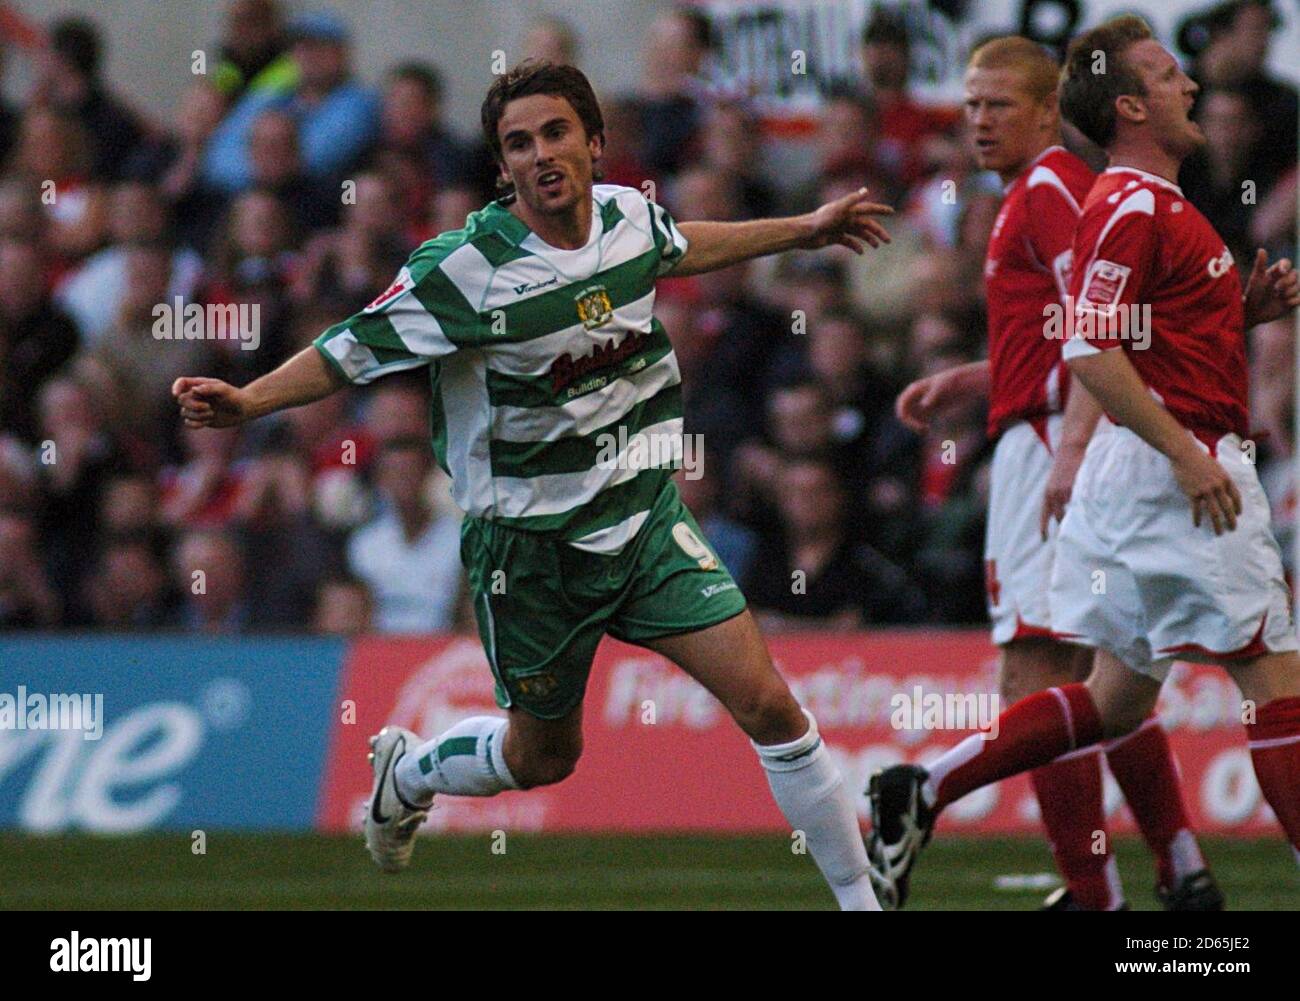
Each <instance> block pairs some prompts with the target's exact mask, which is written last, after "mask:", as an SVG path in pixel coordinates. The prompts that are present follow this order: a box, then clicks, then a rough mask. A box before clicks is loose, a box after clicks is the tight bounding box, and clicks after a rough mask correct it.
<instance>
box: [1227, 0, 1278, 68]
mask: <svg viewBox="0 0 1300 1001" xmlns="http://www.w3.org/2000/svg"><path fill="white" fill-rule="evenodd" d="M1271 20H1272V15H1271V13H1270V12H1269V11H1268V10H1267V9H1265V8H1264V7H1263V6H1261V5H1260V4H1255V3H1247V4H1242V6H1241V9H1240V10H1238V11H1237V16H1236V17H1235V18H1233V21H1232V30H1231V31H1230V32H1229V33H1228V37H1227V42H1228V51H1229V53H1230V55H1229V57H1228V59H1229V63H1230V65H1231V67H1232V69H1233V70H1235V71H1236V73H1237V74H1238V75H1239V76H1240V78H1246V77H1250V76H1253V75H1255V74H1256V73H1259V72H1260V71H1261V70H1263V68H1264V63H1265V61H1266V60H1267V59H1268V44H1269V34H1270V32H1271V30H1272V25H1271V23H1270V22H1271Z"/></svg>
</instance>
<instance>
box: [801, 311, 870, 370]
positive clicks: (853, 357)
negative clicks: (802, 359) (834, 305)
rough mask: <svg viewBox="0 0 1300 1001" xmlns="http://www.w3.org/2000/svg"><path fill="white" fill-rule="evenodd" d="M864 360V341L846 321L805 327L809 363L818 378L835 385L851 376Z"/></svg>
mask: <svg viewBox="0 0 1300 1001" xmlns="http://www.w3.org/2000/svg"><path fill="white" fill-rule="evenodd" d="M866 359H867V342H866V339H865V338H864V337H863V335H862V331H861V330H860V329H858V326H857V324H855V323H852V322H851V321H849V320H848V319H845V318H843V317H838V316H837V317H833V318H828V319H823V320H818V321H817V322H816V323H813V324H811V325H810V326H809V327H808V363H809V364H810V365H811V366H812V370H813V371H814V372H815V373H817V375H819V376H820V377H821V378H823V379H826V380H827V381H834V380H838V379H842V378H844V377H845V376H851V375H853V374H854V373H856V372H857V371H858V369H860V368H861V367H862V365H863V363H864V362H865V361H866Z"/></svg>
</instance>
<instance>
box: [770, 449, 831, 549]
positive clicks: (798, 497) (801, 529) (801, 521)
mask: <svg viewBox="0 0 1300 1001" xmlns="http://www.w3.org/2000/svg"><path fill="white" fill-rule="evenodd" d="M777 482H778V484H779V490H778V493H777V496H778V497H779V501H778V503H779V504H780V508H781V516H782V518H783V520H784V521H785V523H786V527H787V529H788V530H789V531H790V534H791V535H792V536H793V537H795V538H796V539H807V538H810V537H818V536H825V535H827V534H830V533H834V532H837V531H838V530H839V528H840V525H841V524H842V523H843V518H844V491H843V489H842V488H841V487H840V485H839V482H838V480H837V479H836V477H835V473H834V471H832V469H831V468H830V466H828V465H827V464H826V463H824V462H791V463H787V464H786V465H785V466H784V467H783V468H782V470H781V472H780V474H779V476H778V480H777Z"/></svg>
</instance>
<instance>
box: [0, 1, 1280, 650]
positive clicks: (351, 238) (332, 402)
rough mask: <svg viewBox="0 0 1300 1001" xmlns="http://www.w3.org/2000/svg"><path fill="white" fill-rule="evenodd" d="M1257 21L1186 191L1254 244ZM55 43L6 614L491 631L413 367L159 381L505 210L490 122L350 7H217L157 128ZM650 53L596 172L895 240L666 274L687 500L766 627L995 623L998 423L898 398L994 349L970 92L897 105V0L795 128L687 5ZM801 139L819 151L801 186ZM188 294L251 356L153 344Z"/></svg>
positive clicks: (1207, 56) (990, 202)
mask: <svg viewBox="0 0 1300 1001" xmlns="http://www.w3.org/2000/svg"><path fill="white" fill-rule="evenodd" d="M1272 17H1273V15H1272V12H1271V9H1270V8H1269V6H1268V5H1267V4H1260V3H1255V2H1235V3H1230V4H1225V5H1222V6H1221V7H1219V8H1215V9H1214V10H1213V11H1212V12H1210V13H1209V15H1208V16H1207V17H1206V18H1205V19H1204V21H1203V23H1202V28H1203V31H1202V32H1201V35H1202V37H1201V38H1200V41H1199V43H1198V51H1197V52H1196V53H1195V56H1194V58H1193V60H1192V62H1191V67H1192V70H1193V74H1194V76H1195V78H1196V79H1197V80H1198V81H1199V82H1200V84H1201V87H1202V91H1201V94H1200V96H1199V100H1198V106H1197V110H1196V116H1197V118H1198V120H1199V121H1200V122H1201V124H1202V126H1203V128H1204V131H1205V133H1206V135H1207V137H1208V140H1209V142H1208V145H1207V146H1206V148H1205V151H1204V153H1203V155H1200V156H1198V157H1197V158H1195V159H1194V160H1192V161H1189V162H1188V163H1187V165H1186V167H1185V171H1184V174H1183V177H1182V178H1181V181H1182V184H1183V186H1184V189H1185V191H1186V192H1187V194H1188V196H1189V197H1190V198H1191V199H1192V200H1193V201H1194V202H1195V203H1196V204H1197V205H1198V206H1199V207H1201V208H1202V209H1203V210H1204V211H1206V213H1207V214H1208V215H1209V216H1210V218H1211V221H1212V222H1213V223H1214V224H1215V226H1216V227H1217V228H1218V229H1219V231H1220V232H1221V233H1222V234H1223V236H1224V237H1225V239H1226V240H1227V241H1228V243H1229V246H1230V248H1231V250H1232V252H1233V255H1234V257H1236V259H1237V261H1238V262H1239V263H1240V262H1249V261H1250V259H1251V258H1252V256H1253V249H1254V248H1255V247H1257V246H1263V247H1266V248H1267V249H1268V250H1269V252H1270V253H1271V254H1272V255H1274V256H1277V255H1287V256H1292V257H1294V255H1295V250H1296V248H1295V239H1296V236H1295V223H1294V220H1295V218H1296V183H1297V179H1296V159H1295V150H1296V120H1297V102H1296V91H1295V89H1294V88H1293V87H1291V86H1290V85H1289V84H1286V83H1284V82H1281V81H1279V80H1277V79H1274V78H1273V77H1272V76H1271V75H1270V74H1269V72H1268V71H1267V70H1266V68H1265V61H1266V57H1267V54H1268V50H1269V44H1270V37H1271V33H1272V30H1273V28H1274V27H1275V25H1274V22H1273V20H1272ZM46 36H47V37H46V43H45V44H44V45H42V46H41V47H40V48H39V49H38V50H37V51H35V52H34V53H33V58H34V59H35V60H36V64H37V65H36V72H35V73H34V78H35V82H34V86H33V88H32V90H31V93H30V94H29V95H28V97H27V99H26V100H25V102H24V103H23V104H22V106H21V107H3V108H0V164H2V165H3V167H2V170H3V173H2V174H0V628H43V629H51V628H60V629H74V628H75V629H136V630H149V629H163V628H170V629H182V630H194V631H206V632H239V631H245V630H286V631H297V630H311V631H318V632H324V633H355V632H361V631H370V630H373V631H380V632H425V631H433V630H450V629H463V628H471V627H472V615H471V614H469V612H468V610H467V609H466V606H465V601H464V592H465V588H464V586H463V579H462V570H461V568H460V562H459V514H458V512H457V511H456V510H455V509H454V507H453V505H452V504H451V502H450V500H449V497H448V493H447V484H446V480H445V476H444V475H443V474H442V473H441V471H440V470H438V469H437V468H436V467H435V466H434V463H433V460H432V455H431V452H430V449H429V442H428V439H429V411H428V403H429V400H428V397H429V387H428V383H427V376H424V377H420V376H414V375H412V376H409V377H408V376H394V377H390V378H388V379H384V380H381V381H380V382H378V383H376V384H375V385H374V386H371V387H368V388H366V389H360V390H347V391H345V392H341V393H337V394H335V395H334V396H332V397H331V398H329V399H326V400H324V401H321V402H320V403H317V404H314V405H312V406H308V407H303V408H300V409H297V410H292V411H288V412H286V413H283V414H281V415H277V416H276V417H273V418H269V419H266V420H262V421H258V422H255V423H253V424H250V425H247V426H245V427H242V428H239V429H231V430H226V431H219V432H214V431H198V432H196V431H187V430H185V429H183V428H182V427H181V425H180V422H179V421H178V419H177V416H176V413H175V408H174V405H173V403H172V400H171V397H170V393H169V387H170V384H171V382H172V380H173V379H175V378H176V377H177V376H180V375H209V376H215V377H220V378H224V379H227V380H229V381H232V382H234V383H236V384H243V383H245V382H247V381H248V380H250V379H252V378H254V377H256V376H258V375H260V374H262V373H265V372H267V371H270V370H271V369H273V368H274V367H275V366H277V365H278V364H279V363H280V362H282V361H283V360H284V359H285V358H287V357H288V356H289V355H291V354H292V353H293V352H295V351H296V350H298V349H300V348H302V347H303V346H305V345H306V344H308V343H309V342H310V341H311V339H312V338H314V337H315V336H316V335H317V334H318V333H319V332H320V331H321V330H322V329H324V328H325V327H326V326H328V325H330V324H332V323H335V322H337V321H338V320H340V319H342V318H343V317H345V316H347V315H350V314H351V313H354V312H356V311H358V310H359V309H360V308H361V307H363V306H364V305H365V304H366V303H368V302H369V301H371V300H372V299H373V298H375V297H376V296H377V295H378V294H379V293H380V292H382V291H383V290H384V289H385V288H386V287H387V286H388V284H389V282H390V281H391V280H392V278H393V276H394V274H395V273H396V271H397V269H398V268H399V267H400V266H401V265H402V263H403V262H404V261H405V259H406V257H407V255H408V254H409V253H410V251H411V250H412V249H414V248H415V247H416V246H417V245H418V244H419V243H421V242H422V241H424V240H426V239H428V238H430V237H432V236H433V235H435V234H437V233H439V232H442V231H444V230H448V229H459V228H460V227H461V226H462V225H463V222H464V219H465V216H466V215H467V214H468V213H469V212H472V211H474V210H475V209H477V208H478V207H480V206H482V205H483V204H485V203H486V201H487V200H488V199H490V198H491V197H492V196H493V191H494V186H493V185H494V171H493V166H492V163H491V158H490V156H489V154H488V153H487V148H486V146H485V144H484V143H483V142H482V140H481V138H479V137H477V136H476V135H474V134H473V133H472V132H471V129H470V126H471V125H472V124H473V123H469V122H463V123H461V122H446V121H444V118H443V105H444V100H443V98H444V91H443V84H444V81H443V79H442V76H441V75H440V73H439V70H438V68H437V67H435V66H432V65H428V64H425V63H420V62H406V63H401V64H398V65H392V66H388V67H385V68H384V71H383V73H382V75H380V76H378V77H377V78H376V79H373V80H368V79H362V78H360V77H358V76H357V75H356V74H354V72H353V67H352V65H351V56H352V42H353V38H352V35H351V29H350V27H349V26H348V25H347V24H345V23H344V22H342V21H340V20H338V19H336V18H335V17H334V16H333V15H329V14H319V13H318V14H308V15H304V16H300V17H298V18H296V19H292V20H288V21H286V19H285V14H284V12H283V11H282V10H281V9H280V8H279V6H278V5H277V4H276V3H275V2H274V0H231V2H229V3H228V4H227V6H226V8H225V13H224V21H223V34H222V37H221V38H220V40H219V42H218V44H217V45H216V46H215V47H214V48H213V49H211V50H209V52H210V53H211V58H212V63H211V64H210V65H208V66H207V67H206V72H205V73H201V74H193V75H191V74H189V73H188V72H186V73H185V74H184V77H185V79H186V80H187V81H192V82H189V83H188V87H187V89H186V90H185V91H184V93H183V94H182V95H181V96H180V99H179V100H178V102H177V110H176V115H175V119H174V121H172V122H168V123H160V122H155V121H150V120H149V119H148V118H147V117H145V116H143V115H141V114H140V113H139V112H138V111H136V110H134V109H132V108H131V107H130V105H129V103H128V102H126V101H125V100H123V99H122V98H121V97H120V96H119V95H118V94H117V93H115V90H114V87H113V84H112V82H111V81H110V80H108V79H105V76H104V74H103V72H102V66H103V64H104V61H105V53H104V48H103V38H102V35H101V33H100V31H99V29H98V28H97V26H96V25H95V24H94V23H92V22H90V21H86V20H81V19H65V20H61V21H59V22H58V23H55V24H53V25H50V26H48V31H47V32H46ZM639 48H640V50H641V51H642V53H643V62H642V64H641V66H640V68H639V75H638V77H637V80H636V83H635V85H634V86H632V87H630V88H629V89H627V90H626V91H609V90H607V89H604V88H602V86H601V81H600V80H594V81H593V83H594V84H595V85H596V87H597V90H598V92H600V95H601V99H602V107H603V110H604V114H605V119H606V128H607V140H608V142H607V150H606V155H605V158H604V163H603V176H604V179H605V180H606V181H607V182H610V183H618V184H627V185H631V186H634V187H637V188H640V189H642V190H643V191H653V193H654V197H655V198H656V200H657V201H660V202H661V203H663V204H665V205H666V206H667V207H668V209H669V210H670V211H671V212H672V214H673V215H674V217H675V218H676V219H677V220H678V221H679V222H681V221H686V220H693V219H718V220H743V219H747V218H754V217H761V216H769V215H773V214H787V213H794V212H800V211H804V210H807V209H810V208H812V207H815V206H816V205H817V204H820V203H821V202H823V201H826V200H828V199H831V198H834V197H837V196H838V195H840V194H843V193H845V192H847V191H851V190H853V189H855V188H857V187H860V186H862V185H864V184H865V185H866V186H868V187H869V188H870V189H871V190H872V192H873V194H874V196H875V198H876V199H877V200H880V201H886V202H889V203H890V204H892V205H894V206H896V207H897V212H898V214H897V215H896V216H895V217H894V218H893V219H892V220H890V221H889V227H890V229H891V233H892V236H893V243H892V244H891V245H890V246H889V247H888V248H887V249H883V250H879V251H868V253H867V254H866V256H864V257H857V256H855V255H853V254H852V253H850V252H849V251H847V250H841V249H834V250H828V251H823V252H819V253H815V254H813V253H798V254H787V255H784V256H782V257H780V258H774V259H767V260H763V261H758V262H752V263H750V264H748V265H741V266H737V267H734V268H731V269H728V270H726V271H721V272H717V273H714V274H710V275H703V276H699V277H692V278H677V279H673V278H669V279H667V280H665V281H664V282H662V283H661V285H660V295H659V300H658V312H659V316H660V319H661V320H662V321H663V323H664V325H665V327H666V328H667V330H668V331H669V333H670V336H671V337H672V340H673V342H674V345H675V349H676V351H677V354H678V357H679V359H680V363H681V368H682V373H683V381H684V386H685V392H686V397H685V406H686V415H687V416H686V430H687V432H688V433H692V434H699V435H702V441H703V445H704V456H705V459H704V463H703V466H702V472H703V475H702V476H699V477H698V478H696V477H691V478H685V477H683V478H682V479H681V480H680V483H681V488H682V490H683V494H684V496H685V498H686V501H687V503H688V505H689V506H690V507H691V509H692V510H693V511H694V512H695V513H696V515H697V517H698V519H699V521H700V523H701V525H702V526H703V528H704V529H705V531H706V533H707V535H708V536H709V538H710V540H711V541H712V543H713V544H714V546H715V547H716V548H717V549H718V551H719V554H720V555H721V556H722V558H723V560H724V561H725V562H726V563H727V564H728V566H729V567H730V568H731V570H732V571H733V573H734V575H735V576H736V577H737V579H738V580H739V581H740V583H741V586H742V587H743V588H744V590H745V592H746V594H747V595H748V597H749V599H750V602H751V604H752V605H753V606H754V607H755V608H756V609H758V610H759V611H760V612H761V613H762V615H763V618H764V619H765V621H766V623H767V624H768V625H769V626H771V627H775V628H848V629H851V628H863V627H873V626H881V625H914V624H977V623H981V622H982V621H984V595H983V570H982V540H983V532H984V513H985V507H986V497H987V482H988V463H989V458H990V455H991V450H992V443H991V442H989V441H988V440H986V436H985V431H984V411H983V408H979V407H971V408H966V409H963V410H961V411H959V412H952V413H948V414H945V415H943V418H942V420H940V421H938V422H936V423H935V425H934V426H933V427H932V428H931V429H930V431H929V432H928V433H926V434H924V435H917V434H914V433H912V432H910V431H908V430H906V429H905V428H903V427H902V426H901V425H900V424H899V423H898V421H897V420H896V419H895V417H894V415H893V401H894V398H895V396H896V394H897V393H898V391H899V390H900V389H902V387H903V386H904V385H906V383H907V382H908V381H910V380H911V379H913V378H916V377H917V376H920V375H924V374H928V373H932V372H935V371H938V370H940V369H943V368H947V367H950V366H953V365H958V364H962V363H964V362H967V361H971V360H974V359H977V358H979V357H981V356H982V352H983V344H984V332H983V315H984V314H983V287H982V281H981V273H982V266H983V256H984V247H985V243H986V241H987V237H988V234H989V231H990V229H991V227H992V225H993V222H994V220H995V218H996V215H997V211H998V204H999V198H1000V194H1001V192H1000V187H999V185H998V182H997V179H996V178H995V177H992V176H990V175H987V174H983V173H981V172H978V171H977V170H975V168H974V166H973V164H972V162H971V159H970V156H969V153H968V150H967V148H966V145H965V142H964V136H963V124H962V121H961V116H960V111H959V109H957V108H955V107H952V108H946V109H945V108H934V107H931V106H927V105H925V104H922V103H921V102H919V101H918V100H917V99H916V97H915V96H914V94H913V93H912V92H911V90H910V87H909V66H910V63H911V61H910V55H911V53H910V39H909V36H908V32H907V30H906V27H905V22H904V21H903V20H901V19H900V18H898V17H897V16H896V15H895V14H894V13H893V12H892V11H891V10H890V9H889V8H888V7H887V6H882V7H879V8H878V9H877V10H876V12H875V14H874V15H873V16H872V18H871V20H870V22H869V23H868V24H867V25H866V27H865V30H864V32H863V35H862V38H861V45H860V50H859V54H860V59H861V72H860V74H855V75H854V76H853V78H851V79H847V80H845V81H843V83H842V84H837V85H836V86H834V87H830V88H828V90H827V92H826V93H825V95H824V100H823V102H822V103H821V107H820V110H819V112H818V113H817V117H816V120H815V122H814V123H813V128H812V134H811V136H806V137H802V138H800V139H797V140H796V139H789V140H784V139H781V138H779V137H774V136H773V135H771V134H770V133H769V132H768V131H765V130H764V128H763V123H762V122H760V121H759V120H758V119H757V118H756V117H755V115H754V114H753V112H752V110H751V109H750V108H749V107H747V105H746V103H745V102H744V101H743V100H739V99H737V97H736V95H734V94H727V93H725V89H721V88H718V87H710V86H709V79H710V76H709V67H710V59H711V48H710V33H709V30H708V24H707V22H706V21H705V20H704V18H703V16H702V15H701V14H700V13H698V12H697V11H693V10H690V9H682V10H675V9H674V10H666V11H665V12H664V13H663V14H662V15H661V16H660V17H659V18H658V19H657V20H656V21H655V22H654V25H653V27H652V29H651V31H650V32H649V34H648V36H647V37H646V38H645V39H644V40H643V42H642V43H641V45H640V46H639ZM524 50H525V53H526V54H527V55H532V56H536V57H540V58H548V59H551V60H555V61H565V62H572V63H575V64H576V65H578V66H580V67H581V65H582V60H581V52H580V47H579V44H578V40H577V36H576V34H575V33H574V31H573V30H572V28H571V27H570V26H569V25H567V24H565V23H564V22H563V21H560V20H556V19H546V20H542V21H539V22H537V23H536V24H535V25H533V27H532V29H531V30H530V31H529V33H528V36H527V38H526V39H525V42H524ZM180 75H181V74H180V73H178V76H180ZM1067 141H1068V142H1069V144H1071V145H1073V146H1075V147H1076V148H1078V149H1079V151H1080V152H1082V153H1083V154H1084V155H1085V156H1087V157H1090V158H1091V160H1092V162H1093V164H1094V166H1100V162H1099V161H1098V160H1097V156H1096V151H1095V150H1086V149H1083V148H1082V147H1081V146H1079V145H1078V143H1079V142H1080V140H1079V139H1078V137H1077V136H1067ZM787 142H788V143H793V142H799V143H800V144H801V146H800V148H801V150H802V155H803V156H804V158H805V160H807V161H808V163H809V165H810V167H809V169H807V170H805V171H803V172H802V173H801V174H800V175H799V176H798V177H797V178H796V179H795V180H794V181H792V180H791V176H790V174H789V172H788V171H787V170H786V169H785V167H784V166H783V165H784V164H786V163H787V162H788V158H786V157H783V156H782V155H781V154H782V152H783V150H782V143H787ZM647 184H651V185H653V188H652V189H651V188H647ZM1246 190H1249V191H1250V197H1249V198H1246V197H1244V195H1243V192H1244V191H1246ZM1246 270H1247V271H1248V270H1249V264H1248V263H1247V265H1246ZM178 297H179V299H180V300H182V301H183V302H185V303H199V304H205V305H207V304H218V305H235V306H238V305H254V304H255V305H257V307H258V309H259V313H258V315H259V318H260V338H259V344H258V347H257V349H256V350H245V349H244V347H243V345H242V344H241V343H240V342H239V341H238V340H210V339H192V340H191V339H184V338H179V339H167V340H163V339H159V338H158V337H157V336H155V333H156V331H155V322H156V321H155V317H156V311H155V307H156V306H157V305H158V304H160V303H172V302H174V301H176V300H177V298H178ZM1250 349H1251V360H1252V377H1253V406H1254V419H1255V423H1256V426H1257V427H1258V429H1259V432H1260V433H1259V435H1258V437H1257V440H1258V442H1259V452H1258V455H1259V461H1260V463H1261V466H1262V470H1261V473H1262V476H1263V479H1264V481H1265V483H1266V484H1267V485H1268V489H1269V490H1270V492H1271V494H1272V501H1273V504H1274V511H1275V516H1276V518H1277V528H1278V533H1279V537H1280V538H1281V539H1282V541H1283V544H1284V547H1285V548H1286V550H1287V553H1288V555H1289V537H1290V532H1291V526H1292V521H1293V518H1294V508H1295V492H1294V470H1293V467H1292V459H1291V454H1292V441H1291V427H1292V416H1293V415H1292V397H1293V375H1292V373H1293V371H1294V337H1293V333H1292V327H1291V325H1290V323H1289V322H1287V321H1283V322H1281V323H1278V324H1274V325H1270V326H1268V327H1262V328H1259V329H1257V330H1256V331H1254V332H1252V334H1251V344H1250ZM1026 502H1027V503H1031V502H1033V501H1032V500H1030V499H1027V501H1026Z"/></svg>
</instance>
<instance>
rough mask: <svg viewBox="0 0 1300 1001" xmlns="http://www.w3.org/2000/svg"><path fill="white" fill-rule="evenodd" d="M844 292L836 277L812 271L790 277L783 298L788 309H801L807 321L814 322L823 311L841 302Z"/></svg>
mask: <svg viewBox="0 0 1300 1001" xmlns="http://www.w3.org/2000/svg"><path fill="white" fill-rule="evenodd" d="M842 294H843V293H842V288H841V285H840V283H839V280H838V279H837V278H836V277H834V276H831V275H827V274H819V273H817V272H811V273H808V274H802V275H796V276H795V277H793V278H791V279H788V280H787V282H786V283H785V288H784V289H783V295H782V298H783V299H784V301H785V304H786V306H787V308H788V309H790V310H791V311H792V312H793V311H794V310H800V311H801V312H802V313H803V315H804V317H805V318H806V320H807V322H808V323H809V324H814V323H817V322H818V320H819V318H820V317H821V315H822V313H824V312H826V310H828V309H830V308H831V307H832V306H834V305H836V304H837V303H838V302H839V300H840V299H841V298H842Z"/></svg>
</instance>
